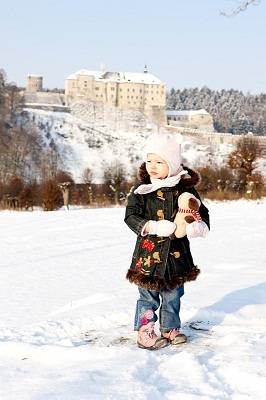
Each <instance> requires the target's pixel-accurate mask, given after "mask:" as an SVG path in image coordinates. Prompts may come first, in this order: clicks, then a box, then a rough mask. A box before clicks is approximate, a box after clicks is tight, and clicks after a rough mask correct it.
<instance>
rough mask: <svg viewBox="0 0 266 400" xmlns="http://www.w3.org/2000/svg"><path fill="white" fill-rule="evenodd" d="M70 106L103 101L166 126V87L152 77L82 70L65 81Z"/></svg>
mask: <svg viewBox="0 0 266 400" xmlns="http://www.w3.org/2000/svg"><path fill="white" fill-rule="evenodd" d="M65 100H66V104H67V105H71V103H73V102H77V101H93V102H102V103H105V104H107V105H109V106H114V107H120V108H124V109H133V110H134V109H137V110H140V111H142V112H143V113H144V114H146V115H147V116H148V117H150V118H151V119H152V120H154V121H156V122H158V123H160V124H165V121H166V120H165V104H166V87H165V84H164V83H163V82H162V81H161V80H160V79H158V78H157V77H155V76H154V75H152V74H150V73H149V72H148V71H147V68H146V67H145V70H144V72H143V73H137V72H109V71H108V72H107V71H106V72H103V71H88V70H85V69H83V70H80V71H77V72H75V73H74V74H71V75H69V76H68V77H67V79H66V81H65Z"/></svg>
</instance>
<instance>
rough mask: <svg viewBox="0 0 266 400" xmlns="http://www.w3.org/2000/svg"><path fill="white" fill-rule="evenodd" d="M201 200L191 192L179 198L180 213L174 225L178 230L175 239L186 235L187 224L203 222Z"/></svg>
mask: <svg viewBox="0 0 266 400" xmlns="http://www.w3.org/2000/svg"><path fill="white" fill-rule="evenodd" d="M200 204H201V202H200V200H199V199H197V198H196V197H195V196H194V195H193V194H191V193H189V192H184V193H182V194H181V195H180V196H179V198H178V212H177V214H176V216H175V219H174V223H175V224H176V226H177V228H176V230H175V232H174V235H175V237H177V238H181V237H183V236H185V235H186V224H191V223H192V222H194V221H197V222H199V221H202V219H201V216H200V214H199V212H198V211H199V208H200Z"/></svg>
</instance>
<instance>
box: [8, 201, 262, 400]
mask: <svg viewBox="0 0 266 400" xmlns="http://www.w3.org/2000/svg"><path fill="white" fill-rule="evenodd" d="M206 205H207V206H208V208H209V209H210V214H211V227H212V231H211V234H210V235H209V237H208V238H207V239H205V240H202V239H194V240H191V247H192V252H193V256H194V261H195V262H196V263H197V264H198V265H199V266H200V267H201V270H202V273H201V275H200V276H199V278H198V280H197V281H196V282H193V283H188V284H187V285H186V287H185V296H184V297H183V298H182V308H181V319H182V323H183V331H184V333H186V334H187V335H188V337H189V343H188V344H186V345H183V346H180V347H178V348H173V347H167V348H165V349H162V350H160V351H158V352H148V351H145V350H141V349H138V348H137V347H136V345H135V338H136V334H135V333H134V332H133V331H132V326H133V317H134V308H135V302H136V299H137V289H136V287H135V286H133V285H131V284H129V283H128V282H127V281H126V280H125V273H126V270H127V268H128V266H129V263H130V258H131V255H132V252H133V247H134V243H135V235H134V234H133V233H132V232H131V231H130V230H129V229H128V228H127V226H126V225H125V224H124V223H123V215H124V209H123V208H110V209H73V210H70V211H69V212H67V211H63V210H62V211H57V212H47V213H45V212H41V211H40V212H39V211H35V212H28V213H27V212H18V213H17V212H1V213H0V239H1V240H0V243H1V265H0V268H1V280H0V296H1V307H0V313H1V314H0V376H1V386H0V399H1V400H17V399H19V400H58V399H60V400H72V399H73V400H74V399H75V400H77V399H78V400H91V399H92V400H94V399H95V400H98V399H115V400H124V399H134V400H135V399H140V400H142V399H143V400H144V399H145V400H146V399H147V400H151V399H152V400H164V399H167V400H168V399H170V400H179V399H182V400H194V399H195V400H198V399H200V400H205V399H206V400H207V399H215V400H216V399H221V400H222V399H228V400H229V399H230V400H231V399H233V400H253V399H256V400H260V399H261V400H265V396H266V389H264V387H263V382H264V380H265V377H266V373H265V367H266V350H265V349H266V332H265V327H266V282H265V265H266V250H265V245H264V243H265V239H264V237H265V228H266V222H265V219H263V218H262V216H263V215H265V212H266V202H265V201H261V202H255V201H253V202H248V201H237V202H224V203H219V202H217V203H216V202H209V203H206ZM255 214H256V215H257V216H261V218H259V220H260V223H259V224H256V223H255V222H254V220H255V219H254V215H255ZM191 323H193V324H194V325H193V326H194V327H196V328H198V329H199V330H195V329H191V327H190V324H191Z"/></svg>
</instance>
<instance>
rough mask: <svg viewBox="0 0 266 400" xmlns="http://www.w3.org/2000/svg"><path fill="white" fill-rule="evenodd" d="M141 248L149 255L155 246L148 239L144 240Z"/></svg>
mask: <svg viewBox="0 0 266 400" xmlns="http://www.w3.org/2000/svg"><path fill="white" fill-rule="evenodd" d="M141 247H142V248H143V249H146V250H147V251H148V252H149V253H150V252H151V251H152V250H153V249H154V247H155V244H154V243H153V242H152V241H151V240H149V239H144V240H143V242H142V244H141Z"/></svg>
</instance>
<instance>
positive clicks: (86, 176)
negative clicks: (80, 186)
mask: <svg viewBox="0 0 266 400" xmlns="http://www.w3.org/2000/svg"><path fill="white" fill-rule="evenodd" d="M92 177H93V175H92V170H91V169H90V168H85V169H84V171H83V174H82V180H83V182H84V183H85V184H86V186H87V189H88V204H89V205H91V204H92V202H93V191H92Z"/></svg>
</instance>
